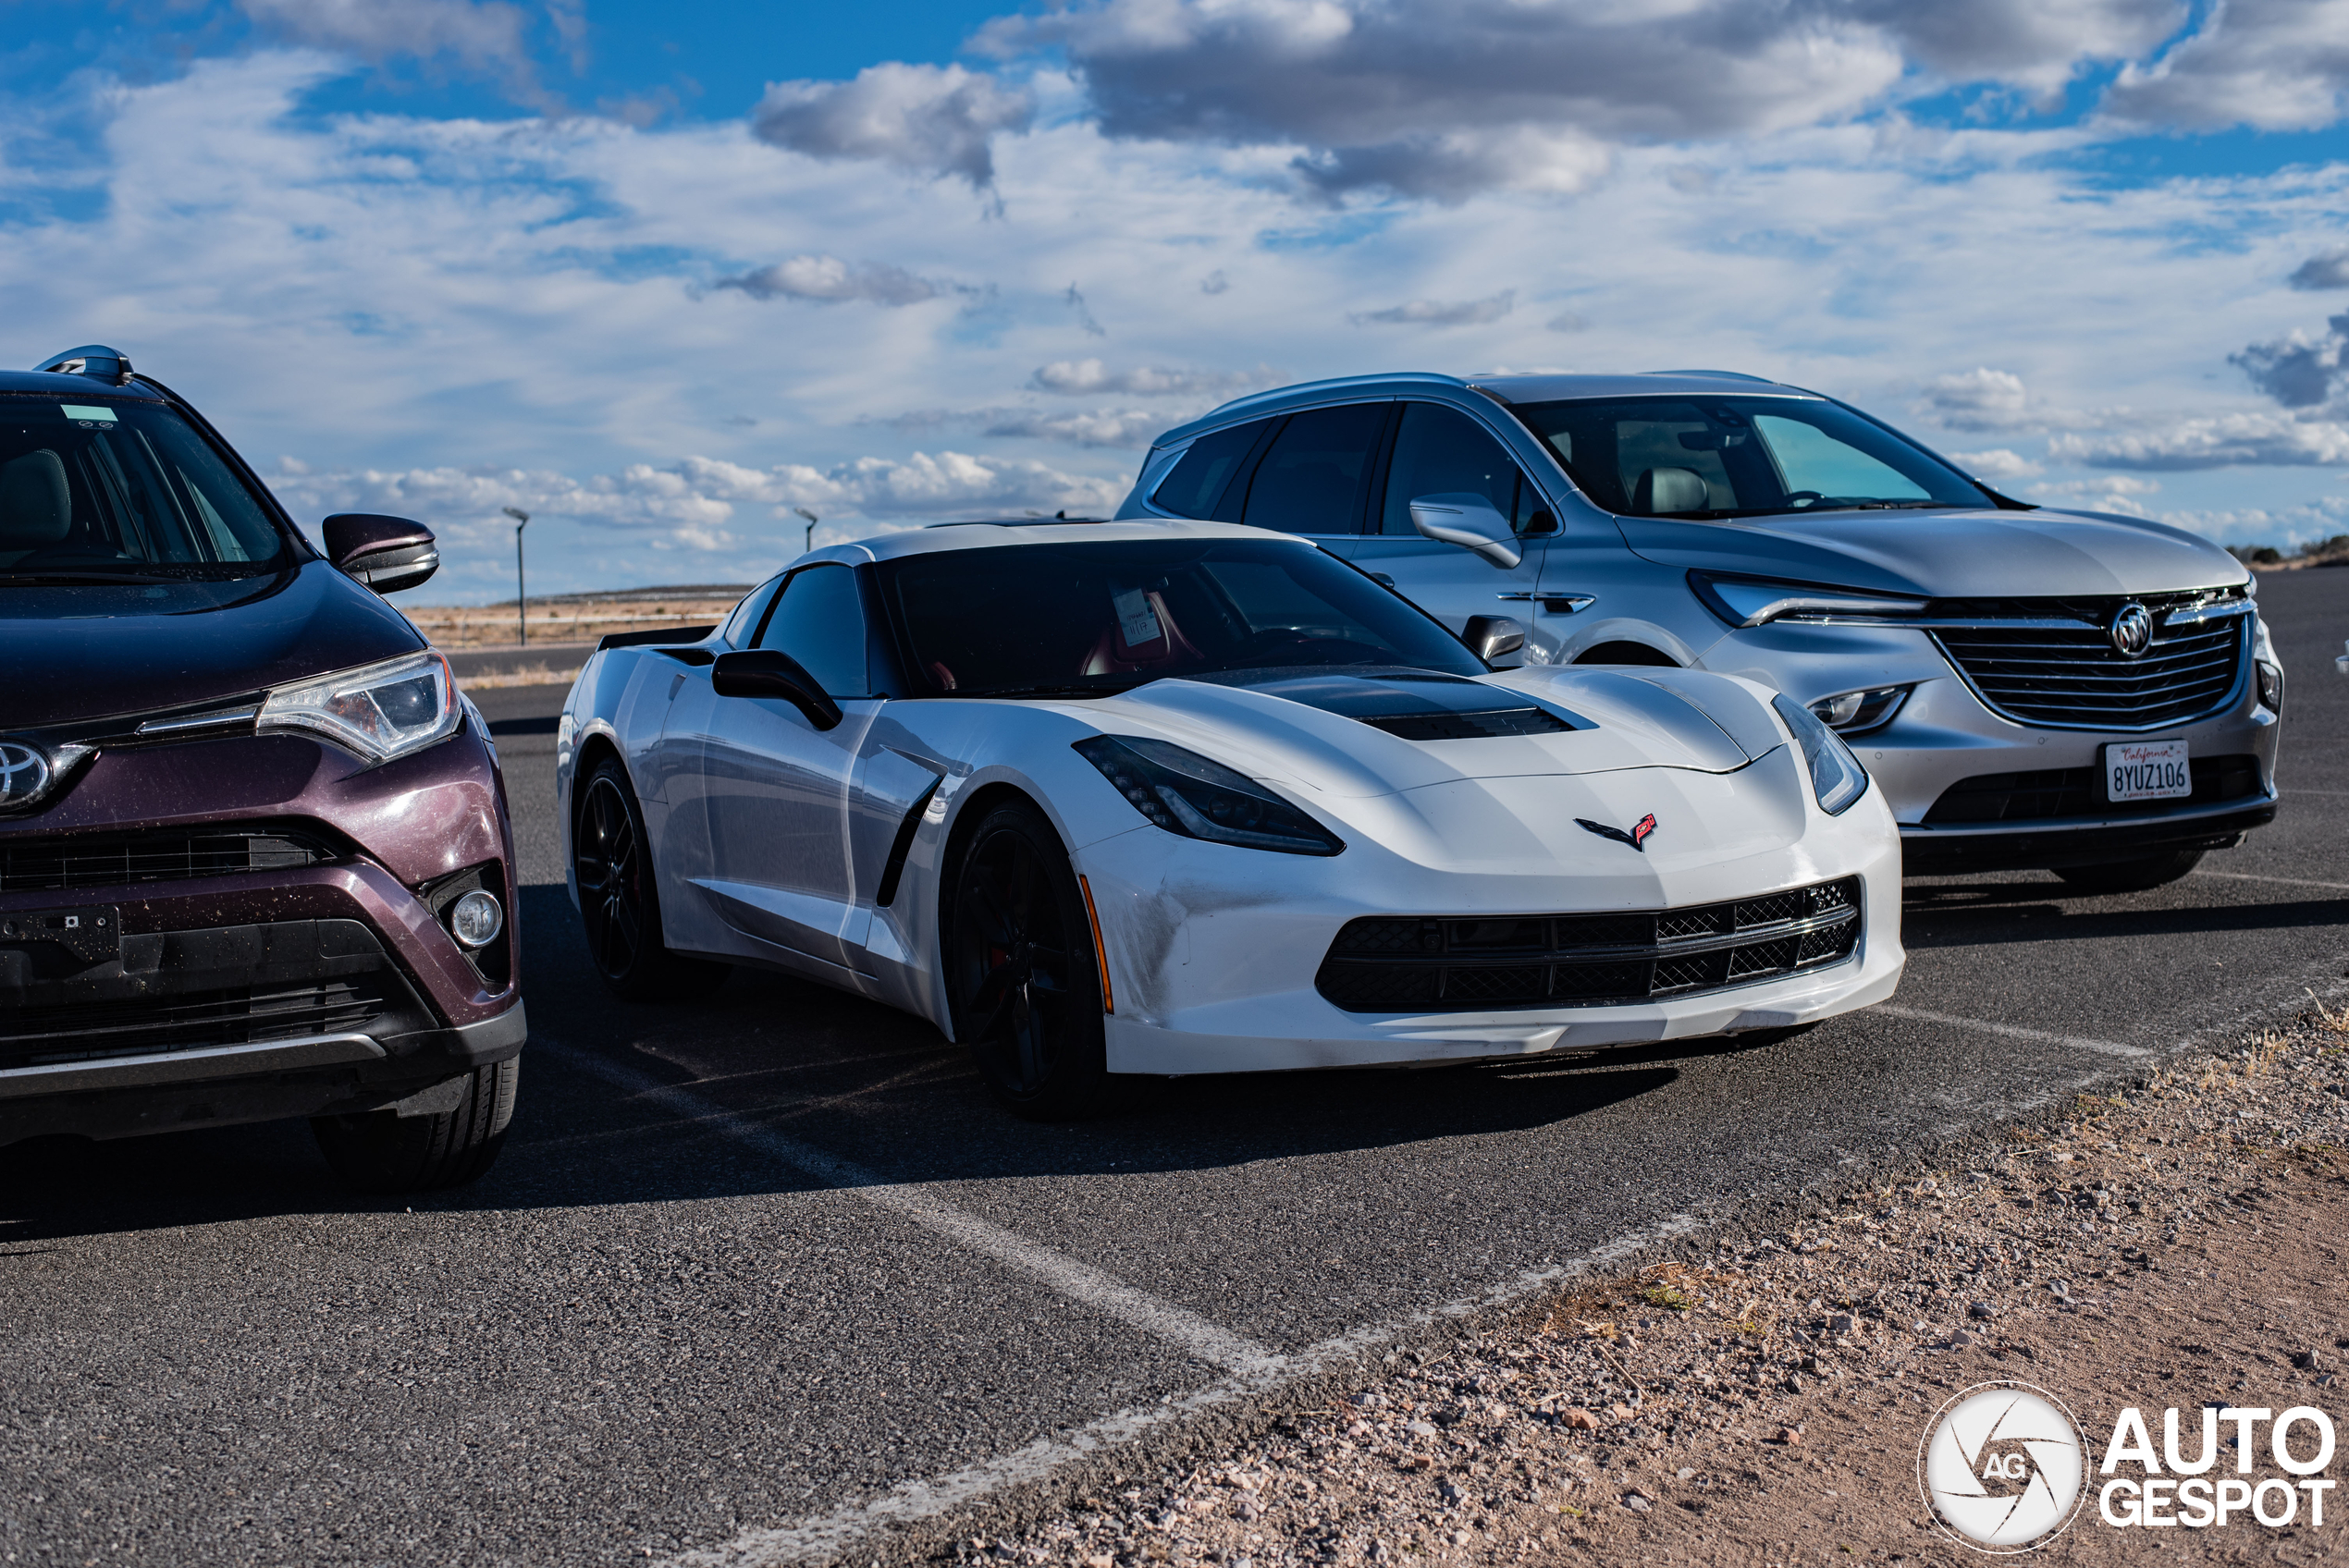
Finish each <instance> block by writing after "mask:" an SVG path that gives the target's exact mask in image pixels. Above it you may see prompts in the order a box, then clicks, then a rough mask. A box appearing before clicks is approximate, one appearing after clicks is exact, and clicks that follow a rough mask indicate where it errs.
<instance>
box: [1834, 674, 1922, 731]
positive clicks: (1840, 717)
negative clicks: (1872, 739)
mask: <svg viewBox="0 0 2349 1568" xmlns="http://www.w3.org/2000/svg"><path fill="white" fill-rule="evenodd" d="M1908 697H1909V688H1908V687H1906V686H1876V687H1872V688H1870V689H1869V690H1867V691H1864V692H1838V693H1837V694H1836V695H1834V696H1832V697H1821V698H1820V699H1819V700H1818V701H1817V702H1815V703H1813V704H1811V711H1812V712H1813V713H1814V714H1817V715H1818V716H1819V719H1820V722H1822V723H1824V724H1825V725H1826V727H1827V728H1828V729H1833V730H1836V731H1838V732H1839V733H1841V734H1845V735H1859V734H1863V733H1865V732H1866V731H1868V730H1871V729H1883V728H1884V727H1885V726H1886V725H1888V724H1889V723H1891V722H1892V716H1893V715H1894V714H1896V713H1899V712H1900V704H1902V703H1904V702H1906V701H1907V700H1908Z"/></svg>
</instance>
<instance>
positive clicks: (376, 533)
mask: <svg viewBox="0 0 2349 1568" xmlns="http://www.w3.org/2000/svg"><path fill="white" fill-rule="evenodd" d="M318 532H319V533H322V534H324V535H325V536H326V558H327V559H328V560H330V561H332V562H333V563H334V564H335V567H336V570H339V571H342V572H344V573H346V574H347V575H349V576H351V577H355V578H357V579H358V580H359V581H360V582H363V583H365V584H366V585H367V586H368V587H370V588H373V589H374V590H375V592H376V593H378V594H397V593H399V592H400V590H401V589H402V588H413V587H415V586H417V585H418V584H419V583H421V582H424V580H425V579H427V578H429V577H430V576H432V574H433V573H434V572H436V571H438V570H440V550H439V548H438V547H437V545H434V544H433V541H432V530H431V529H429V528H426V527H425V526H424V524H423V523H421V522H411V521H408V520H407V519H406V518H404V517H385V516H384V515H382V514H381V513H380V512H337V513H336V514H335V515H334V516H332V517H330V518H328V519H327V520H326V521H325V522H323V523H320V524H319V525H318Z"/></svg>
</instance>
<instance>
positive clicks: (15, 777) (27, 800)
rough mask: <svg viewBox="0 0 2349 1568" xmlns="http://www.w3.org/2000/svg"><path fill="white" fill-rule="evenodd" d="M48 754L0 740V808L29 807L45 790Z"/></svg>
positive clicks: (48, 772)
mask: <svg viewBox="0 0 2349 1568" xmlns="http://www.w3.org/2000/svg"><path fill="white" fill-rule="evenodd" d="M50 777H51V770H50V767H49V754H48V753H46V752H43V751H42V750H41V749H40V748H39V747H37V746H28V745H26V744H25V743H24V742H23V741H0V809H6V807H9V806H22V805H31V803H32V802H34V801H37V800H39V799H40V798H41V797H42V796H43V794H45V793H46V792H47V791H48V789H49V779H50Z"/></svg>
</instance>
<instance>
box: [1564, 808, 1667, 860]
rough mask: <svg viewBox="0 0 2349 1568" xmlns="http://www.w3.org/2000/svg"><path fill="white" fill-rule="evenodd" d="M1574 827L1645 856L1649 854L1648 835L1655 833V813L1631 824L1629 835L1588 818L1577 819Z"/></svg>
mask: <svg viewBox="0 0 2349 1568" xmlns="http://www.w3.org/2000/svg"><path fill="white" fill-rule="evenodd" d="M1574 826H1576V827H1580V828H1581V829H1582V830H1583V831H1584V832H1585V833H1595V834H1597V835H1598V836H1599V837H1600V838H1602V839H1614V840H1615V841H1616V842H1617V843H1618V844H1629V845H1630V846H1631V847H1632V848H1633V849H1635V850H1637V851H1640V852H1641V853H1642V854H1645V853H1647V852H1648V835H1649V834H1651V833H1653V832H1654V831H1655V813H1654V812H1650V813H1648V814H1647V815H1645V816H1643V817H1642V818H1640V820H1639V821H1637V822H1635V823H1633V824H1631V831H1630V832H1629V833H1626V832H1625V831H1623V829H1621V828H1620V827H1608V826H1607V825H1606V824H1605V823H1604V822H1593V821H1592V820H1591V819H1590V818H1589V817H1587V816H1578V817H1576V818H1575V819H1574Z"/></svg>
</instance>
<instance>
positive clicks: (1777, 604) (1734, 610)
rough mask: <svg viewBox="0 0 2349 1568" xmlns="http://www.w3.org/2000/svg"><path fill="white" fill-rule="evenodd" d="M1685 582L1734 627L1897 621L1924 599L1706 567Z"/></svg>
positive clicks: (1920, 609)
mask: <svg viewBox="0 0 2349 1568" xmlns="http://www.w3.org/2000/svg"><path fill="white" fill-rule="evenodd" d="M1689 586H1690V588H1691V589H1692V590H1694V591H1695V594H1696V596H1697V597H1698V598H1700V599H1702V600H1703V601H1704V607H1705V608H1706V609H1709V610H1711V611H1712V612H1713V613H1714V614H1715V615H1717V616H1719V617H1720V618H1721V619H1723V620H1726V621H1728V623H1729V624H1730V625H1731V626H1736V627H1748V626H1765V625H1767V624H1768V623H1769V622H1771V621H1774V620H1810V621H1847V622H1848V621H1862V622H1868V621H1885V620H1891V621H1898V620H1901V619H1906V618H1908V617H1911V616H1917V615H1922V614H1924V613H1925V603H1926V601H1925V600H1924V599H1918V598H1911V597H1909V596H1907V595H1905V594H1867V593H1862V592H1860V591H1858V590H1856V589H1851V588H1821V587H1818V586H1817V585H1815V584H1813V583H1809V582H1766V581H1764V580H1762V579H1758V578H1747V577H1716V576H1714V575H1713V574H1712V573H1711V572H1709V571H1692V572H1691V573H1689Z"/></svg>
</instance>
